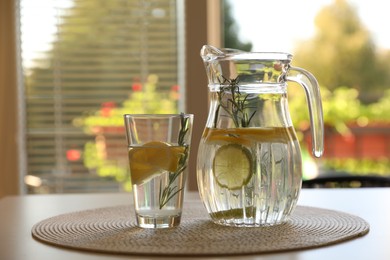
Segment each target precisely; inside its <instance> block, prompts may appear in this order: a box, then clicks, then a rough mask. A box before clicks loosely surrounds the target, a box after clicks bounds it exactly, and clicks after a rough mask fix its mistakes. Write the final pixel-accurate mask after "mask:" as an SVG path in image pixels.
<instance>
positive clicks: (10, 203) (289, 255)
mask: <svg viewBox="0 0 390 260" xmlns="http://www.w3.org/2000/svg"><path fill="white" fill-rule="evenodd" d="M197 199H199V198H198V195H197V194H196V193H189V194H187V197H186V200H185V203H191V201H193V200H197ZM130 203H131V195H130V194H75V195H28V196H14V197H6V198H3V199H1V200H0V259H1V260H19V259H20V260H29V259H31V260H35V259H39V260H43V259H54V260H70V259H71V260H87V259H88V260H92V259H93V260H99V259H108V260H112V259H164V258H162V257H139V256H134V257H131V256H118V255H108V254H94V253H88V252H83V251H76V250H68V249H63V248H58V247H54V246H49V245H46V244H43V243H40V242H38V241H36V240H34V239H33V238H32V236H31V228H32V226H33V225H34V224H35V223H37V222H39V221H41V220H43V219H46V218H48V217H52V216H56V215H59V214H63V213H69V212H73V211H79V210H86V209H92V208H98V207H108V206H115V205H123V204H130ZM298 204H299V205H305V206H315V207H321V208H327V209H333V210H339V211H344V212H347V213H350V214H354V215H356V216H359V217H361V218H363V219H365V220H366V221H368V223H370V232H369V233H368V234H367V235H365V236H364V237H361V238H357V239H353V240H350V241H347V242H343V243H340V244H336V245H332V246H327V247H323V248H318V249H310V250H302V251H293V252H286V253H280V254H266V255H249V256H237V257H229V259H268V260H270V259H273V260H276V259H277V260H279V259H281V260H284V259H286V260H287V259H288V260H291V259H294V260H303V259H316V260H321V259H326V260H329V259H332V260H337V259H354V260H356V259H373V260H382V259H383V260H386V259H390V188H363V189H304V190H303V191H302V193H301V196H300V199H299V203H298ZM225 258H227V257H225ZM225 258H224V257H218V258H214V259H225ZM166 259H168V258H166ZM169 259H170V258H169ZM175 259H179V258H175ZM186 259H191V258H188V257H187V258H186ZM201 259H213V258H205V257H202V258H201Z"/></svg>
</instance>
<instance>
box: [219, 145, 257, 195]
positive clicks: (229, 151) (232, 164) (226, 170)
mask: <svg viewBox="0 0 390 260" xmlns="http://www.w3.org/2000/svg"><path fill="white" fill-rule="evenodd" d="M213 172H214V177H215V180H216V181H217V183H218V185H219V186H221V187H224V188H227V189H229V190H236V189H240V188H241V187H242V186H244V185H246V184H247V183H248V182H249V180H250V179H251V177H252V156H251V153H250V151H249V150H248V149H247V148H245V147H244V146H242V145H239V144H228V145H224V146H221V147H220V148H219V149H218V150H217V152H216V154H215V157H214V161H213Z"/></svg>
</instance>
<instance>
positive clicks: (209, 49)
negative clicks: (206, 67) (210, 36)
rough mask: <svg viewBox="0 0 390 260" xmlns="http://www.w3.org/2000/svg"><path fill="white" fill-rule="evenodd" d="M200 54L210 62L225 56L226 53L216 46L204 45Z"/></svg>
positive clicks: (205, 60)
mask: <svg viewBox="0 0 390 260" xmlns="http://www.w3.org/2000/svg"><path fill="white" fill-rule="evenodd" d="M200 56H201V57H202V59H203V61H204V62H208V61H211V60H215V59H217V58H221V57H224V56H225V53H224V52H223V51H222V50H220V49H218V48H216V47H214V46H211V45H204V46H203V47H202V49H201V50H200Z"/></svg>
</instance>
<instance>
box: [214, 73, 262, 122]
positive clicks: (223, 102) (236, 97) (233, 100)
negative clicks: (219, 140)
mask: <svg viewBox="0 0 390 260" xmlns="http://www.w3.org/2000/svg"><path fill="white" fill-rule="evenodd" d="M222 78H223V80H220V81H219V82H220V88H219V91H218V93H217V95H218V106H217V109H216V111H215V117H214V127H217V121H218V115H219V111H220V108H222V109H223V110H225V112H226V113H227V114H228V115H229V116H230V117H231V119H232V120H233V123H234V126H235V127H248V126H249V124H250V121H251V120H252V118H253V116H254V115H255V114H256V110H255V111H253V112H252V113H251V114H250V115H249V113H248V109H250V108H254V107H251V106H249V105H248V97H249V94H247V95H242V94H241V92H240V87H239V86H238V83H239V78H238V77H237V78H235V79H230V80H229V79H227V78H225V77H222ZM226 84H228V85H227V86H226ZM227 93H229V94H230V96H231V97H230V98H227V99H225V95H226V94H227Z"/></svg>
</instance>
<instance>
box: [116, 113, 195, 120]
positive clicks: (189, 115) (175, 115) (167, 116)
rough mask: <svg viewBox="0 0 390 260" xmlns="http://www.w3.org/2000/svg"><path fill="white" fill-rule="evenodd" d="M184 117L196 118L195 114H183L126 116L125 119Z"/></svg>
mask: <svg viewBox="0 0 390 260" xmlns="http://www.w3.org/2000/svg"><path fill="white" fill-rule="evenodd" d="M182 115H183V116H184V117H194V115H193V114H187V113H181V114H124V115H123V117H124V118H145V119H146V118H178V117H181V116H182Z"/></svg>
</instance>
